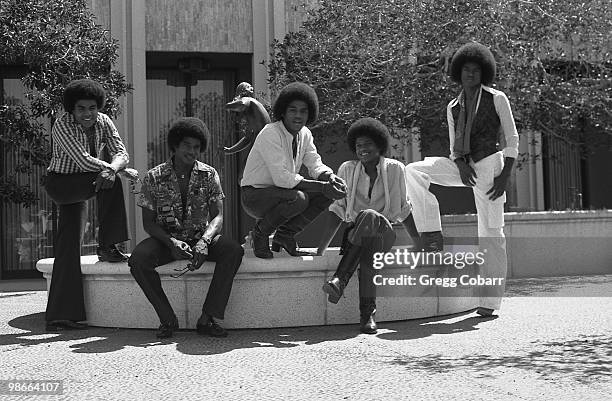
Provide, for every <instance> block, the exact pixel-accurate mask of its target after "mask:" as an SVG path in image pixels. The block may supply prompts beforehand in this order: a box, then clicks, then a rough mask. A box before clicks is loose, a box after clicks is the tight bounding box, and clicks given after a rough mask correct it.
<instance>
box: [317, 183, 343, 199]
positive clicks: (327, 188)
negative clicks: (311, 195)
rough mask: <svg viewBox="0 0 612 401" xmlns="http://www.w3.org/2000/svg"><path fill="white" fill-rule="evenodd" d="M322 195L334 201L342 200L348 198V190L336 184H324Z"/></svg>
mask: <svg viewBox="0 0 612 401" xmlns="http://www.w3.org/2000/svg"><path fill="white" fill-rule="evenodd" d="M321 193H322V194H323V195H324V196H325V197H327V198H329V199H333V200H337V199H342V198H345V197H346V189H343V188H340V187H337V186H336V185H335V184H332V183H331V182H325V183H323V188H322V190H321Z"/></svg>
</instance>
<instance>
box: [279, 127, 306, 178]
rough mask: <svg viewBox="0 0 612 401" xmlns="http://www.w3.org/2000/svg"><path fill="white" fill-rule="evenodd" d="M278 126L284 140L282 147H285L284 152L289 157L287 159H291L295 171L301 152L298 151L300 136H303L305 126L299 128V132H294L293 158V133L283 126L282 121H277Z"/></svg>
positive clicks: (300, 142)
mask: <svg viewBox="0 0 612 401" xmlns="http://www.w3.org/2000/svg"><path fill="white" fill-rule="evenodd" d="M278 126H279V127H280V130H281V132H282V133H283V137H284V139H285V140H284V141H283V147H284V148H285V153H287V156H288V157H289V159H293V164H294V165H293V171H294V172H297V171H296V165H299V164H300V163H297V161H298V160H300V155H301V153H302V152H300V148H301V147H302V142H303V140H302V138H303V136H304V128H306V127H302V129H301V130H299V132H298V133H297V134H295V139H296V141H297V152H296V153H295V159H294V158H293V148H292V146H293V134H292V133H291V132H289V131H288V130H287V128H286V127H285V124H283V122H282V121H279V124H278Z"/></svg>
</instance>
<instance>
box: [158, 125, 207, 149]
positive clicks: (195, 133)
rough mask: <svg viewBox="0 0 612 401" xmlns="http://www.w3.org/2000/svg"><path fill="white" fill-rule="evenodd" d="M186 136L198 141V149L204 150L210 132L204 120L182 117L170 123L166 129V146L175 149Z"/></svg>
mask: <svg viewBox="0 0 612 401" xmlns="http://www.w3.org/2000/svg"><path fill="white" fill-rule="evenodd" d="M186 137H189V138H195V139H198V140H199V141H200V151H202V152H204V151H205V150H206V148H207V147H208V142H209V141H210V132H208V128H207V127H206V124H204V121H202V120H200V119H199V118H196V117H182V118H179V119H178V120H176V121H175V122H174V124H172V126H171V127H170V130H168V146H169V147H170V150H171V151H173V152H174V151H175V150H176V148H177V147H178V145H179V143H181V141H182V140H183V139H185V138H186Z"/></svg>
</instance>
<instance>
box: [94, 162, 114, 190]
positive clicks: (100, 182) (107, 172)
mask: <svg viewBox="0 0 612 401" xmlns="http://www.w3.org/2000/svg"><path fill="white" fill-rule="evenodd" d="M115 174H116V173H115V170H113V169H112V168H106V169H104V170H102V171H100V173H99V174H98V176H97V177H96V181H95V182H94V185H95V186H96V192H98V191H99V190H101V189H110V188H112V187H113V185H115Z"/></svg>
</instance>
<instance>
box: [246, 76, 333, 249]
mask: <svg viewBox="0 0 612 401" xmlns="http://www.w3.org/2000/svg"><path fill="white" fill-rule="evenodd" d="M318 111H319V103H318V98H317V95H316V93H315V91H314V90H313V89H312V88H311V87H310V86H308V85H306V84H304V83H301V82H294V83H291V84H289V85H287V86H285V87H284V88H283V89H282V90H281V91H280V93H279V95H278V98H277V99H276V101H275V102H274V105H273V114H274V120H275V121H274V122H273V123H271V124H267V125H266V126H265V127H264V128H263V129H262V130H261V132H260V133H259V135H258V136H257V138H256V139H255V142H254V144H253V148H252V149H251V152H250V153H249V156H248V158H247V161H246V165H245V167H244V174H243V178H242V181H241V182H240V186H241V189H242V206H243V207H244V209H245V211H246V212H247V213H248V214H249V215H250V216H252V217H254V218H255V219H256V223H255V227H254V228H253V230H252V231H251V238H252V241H253V251H254V253H255V256H257V257H259V258H264V259H269V258H272V257H273V255H272V252H271V251H270V245H269V242H268V237H269V236H270V235H271V234H272V233H273V232H275V234H274V238H273V239H272V250H273V251H275V252H278V251H280V248H284V249H285V250H286V251H287V252H288V253H289V254H290V255H292V256H300V255H305V254H306V253H304V252H302V251H300V250H298V247H297V243H296V241H295V238H294V237H295V235H296V234H297V233H299V232H300V231H302V230H303V229H304V227H306V226H307V225H308V224H309V223H310V222H311V221H312V220H314V218H315V217H317V216H318V215H319V214H320V213H321V212H322V211H323V210H325V209H327V207H328V206H329V205H330V204H331V202H332V201H333V200H334V199H340V198H343V197H344V196H345V183H344V181H343V180H342V179H340V178H338V177H337V176H336V175H335V174H334V173H333V171H332V169H331V168H329V167H327V166H326V165H325V164H323V163H322V161H321V156H319V154H318V153H317V148H316V147H315V145H314V141H313V137H312V133H311V132H310V130H309V129H308V128H307V127H306V125H308V124H312V123H314V122H315V121H316V119H317V115H318ZM302 164H303V165H304V166H306V168H307V169H308V173H309V175H310V176H311V177H313V178H314V179H310V178H305V177H303V176H302V175H300V174H299V171H300V167H301V166H302Z"/></svg>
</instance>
